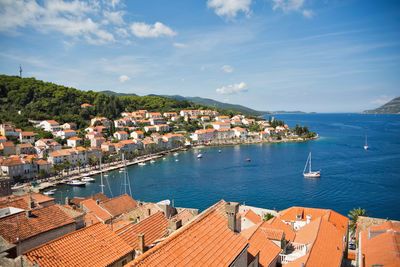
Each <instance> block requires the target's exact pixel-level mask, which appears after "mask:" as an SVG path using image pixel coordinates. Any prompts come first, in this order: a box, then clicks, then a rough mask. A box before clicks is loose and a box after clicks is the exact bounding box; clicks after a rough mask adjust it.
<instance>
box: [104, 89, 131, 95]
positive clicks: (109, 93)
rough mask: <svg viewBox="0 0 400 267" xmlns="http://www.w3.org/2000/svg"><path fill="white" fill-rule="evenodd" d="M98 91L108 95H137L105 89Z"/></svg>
mask: <svg viewBox="0 0 400 267" xmlns="http://www.w3.org/2000/svg"><path fill="white" fill-rule="evenodd" d="M99 93H103V94H105V95H108V96H112V95H114V96H137V94H124V93H116V92H114V91H110V90H106V91H100V92H99Z"/></svg>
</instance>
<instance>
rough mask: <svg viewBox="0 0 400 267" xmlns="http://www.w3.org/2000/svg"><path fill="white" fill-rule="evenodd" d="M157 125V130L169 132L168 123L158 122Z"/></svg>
mask: <svg viewBox="0 0 400 267" xmlns="http://www.w3.org/2000/svg"><path fill="white" fill-rule="evenodd" d="M155 127H156V131H157V132H169V126H168V124H158V125H155Z"/></svg>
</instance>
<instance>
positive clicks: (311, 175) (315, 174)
mask: <svg viewBox="0 0 400 267" xmlns="http://www.w3.org/2000/svg"><path fill="white" fill-rule="evenodd" d="M307 165H309V169H308V172H306V169H307ZM303 175H304V177H306V178H319V177H320V176H321V171H311V152H310V154H309V155H308V158H307V162H306V165H305V166H304V170H303Z"/></svg>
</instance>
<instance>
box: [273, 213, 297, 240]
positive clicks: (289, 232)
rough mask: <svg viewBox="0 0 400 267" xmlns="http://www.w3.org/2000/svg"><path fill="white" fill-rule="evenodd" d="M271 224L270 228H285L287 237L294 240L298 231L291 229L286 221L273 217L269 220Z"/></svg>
mask: <svg viewBox="0 0 400 267" xmlns="http://www.w3.org/2000/svg"><path fill="white" fill-rule="evenodd" d="M267 223H268V224H269V226H268V227H269V228H274V229H280V230H283V231H284V233H285V239H286V240H289V241H294V239H295V236H296V233H295V231H294V230H292V229H290V225H287V224H286V223H284V222H282V221H281V220H280V219H278V218H276V217H275V218H272V219H270V220H268V221H267Z"/></svg>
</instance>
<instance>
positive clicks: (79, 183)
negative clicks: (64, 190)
mask: <svg viewBox="0 0 400 267" xmlns="http://www.w3.org/2000/svg"><path fill="white" fill-rule="evenodd" d="M67 185H70V186H86V183H85V182H82V181H79V180H71V181H68V182H67Z"/></svg>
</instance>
